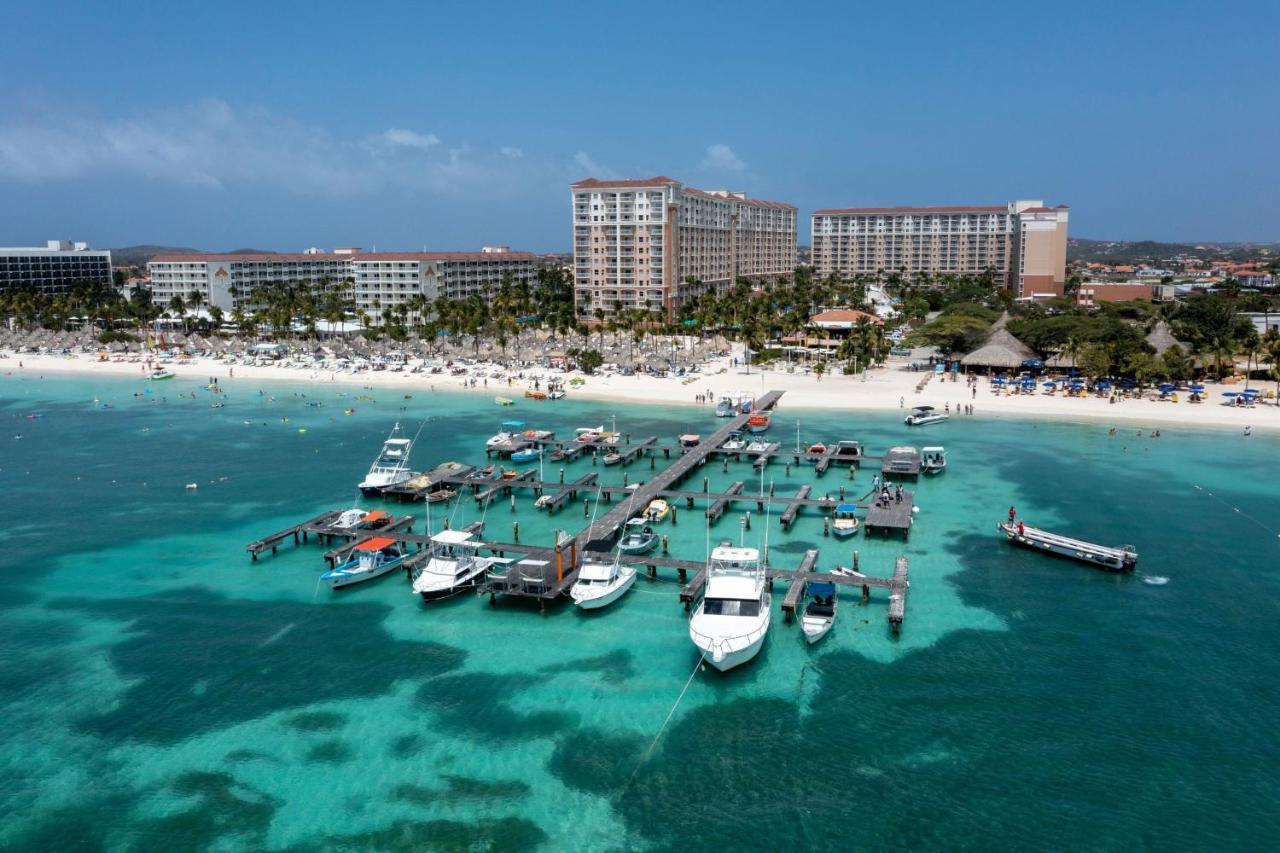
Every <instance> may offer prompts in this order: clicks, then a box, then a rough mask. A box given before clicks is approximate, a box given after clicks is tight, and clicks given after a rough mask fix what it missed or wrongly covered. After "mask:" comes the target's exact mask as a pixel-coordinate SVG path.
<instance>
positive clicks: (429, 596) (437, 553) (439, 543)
mask: <svg viewBox="0 0 1280 853" xmlns="http://www.w3.org/2000/svg"><path fill="white" fill-rule="evenodd" d="M429 547H430V548H431V556H430V557H429V558H428V559H427V564H426V565H425V566H424V567H423V568H422V571H421V572H419V573H418V576H417V577H415V578H414V579H413V591H414V592H415V593H416V594H418V595H420V596H422V600H423V601H434V600H436V599H440V598H448V597H449V596H451V595H456V594H457V593H459V592H462V591H463V590H464V589H469V588H471V587H473V586H475V585H476V584H477V583H478V582H479V581H480V578H481V577H482V576H483V575H484V573H485V572H487V571H488V570H489V569H490V568H491V567H492V566H495V565H500V564H506V563H509V562H511V561H510V560H507V559H502V558H499V557H481V556H480V555H479V554H478V553H477V551H478V549H479V543H477V542H474V541H472V536H471V534H470V533H466V532H464V531H461V530H441V531H440V532H439V533H437V534H436V535H434V536H432V537H431V545H430V546H429Z"/></svg>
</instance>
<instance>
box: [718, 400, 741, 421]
mask: <svg viewBox="0 0 1280 853" xmlns="http://www.w3.org/2000/svg"><path fill="white" fill-rule="evenodd" d="M736 414H738V401H737V400H735V399H734V398H732V397H721V398H720V399H719V400H717V401H716V417H717V418H731V417H733V416H734V415H736Z"/></svg>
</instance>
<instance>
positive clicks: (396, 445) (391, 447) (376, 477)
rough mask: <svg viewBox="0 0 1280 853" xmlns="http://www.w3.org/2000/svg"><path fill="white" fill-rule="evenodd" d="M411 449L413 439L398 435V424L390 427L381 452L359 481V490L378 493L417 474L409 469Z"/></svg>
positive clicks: (370, 493)
mask: <svg viewBox="0 0 1280 853" xmlns="http://www.w3.org/2000/svg"><path fill="white" fill-rule="evenodd" d="M412 450H413V440H412V439H408V438H404V437H403V436H401V435H400V424H399V423H398V422H397V423H396V425H395V426H394V427H392V428H391V435H389V436H387V440H386V441H384V442H383V443H382V452H381V453H379V454H378V458H377V459H375V460H373V465H372V466H371V467H370V468H369V473H368V474H367V475H366V476H365V478H364V480H363V481H362V482H361V483H360V491H361V492H363V493H364V494H366V495H376V494H379V493H380V492H381V491H382V490H383V489H385V488H387V487H389V486H396V485H399V484H400V483H403V482H404V481H405V480H411V479H413V478H414V477H416V476H418V473H417V472H416V471H411V470H409V453H410V451H412Z"/></svg>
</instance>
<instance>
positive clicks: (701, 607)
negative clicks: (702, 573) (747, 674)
mask: <svg viewBox="0 0 1280 853" xmlns="http://www.w3.org/2000/svg"><path fill="white" fill-rule="evenodd" d="M770 603H771V597H770V595H769V589H768V586H767V584H766V583H765V571H764V568H763V567H762V566H761V565H760V552H759V551H757V550H756V549H755V548H738V547H734V546H732V545H728V544H721V545H720V546H718V547H716V548H713V549H712V551H711V559H710V560H708V561H707V582H706V593H705V594H704V595H703V597H702V601H700V602H698V608H697V610H695V611H694V612H693V616H692V618H690V620H689V639H690V640H692V641H693V644H694V646H696V647H697V649H698V651H699V652H701V653H702V657H703V659H704V660H706V661H707V662H709V663H710V664H711V665H712V666H714V667H715V668H716V669H718V670H720V671H722V672H723V671H725V670H729V669H733V668H734V667H735V666H738V665H740V664H744V663H746V662H747V661H749V660H751V659H752V658H754V657H755V656H756V655H757V654H758V653H759V652H760V648H761V646H763V645H764V638H765V635H766V634H767V633H768V632H769V619H770V615H771V613H772V608H771V607H770Z"/></svg>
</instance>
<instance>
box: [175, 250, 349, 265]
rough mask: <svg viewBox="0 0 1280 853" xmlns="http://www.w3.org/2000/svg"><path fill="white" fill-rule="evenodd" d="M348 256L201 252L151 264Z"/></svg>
mask: <svg viewBox="0 0 1280 853" xmlns="http://www.w3.org/2000/svg"><path fill="white" fill-rule="evenodd" d="M350 257H351V256H350V255H329V254H311V255H308V254H271V253H265V254H245V255H218V254H204V253H201V252H191V253H185V254H160V255H156V256H155V257H153V258H152V259H151V262H152V263H158V264H183V263H194V264H217V263H235V262H236V261H247V262H252V263H263V262H268V263H269V262H272V261H345V260H347V259H348V258H350Z"/></svg>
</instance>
